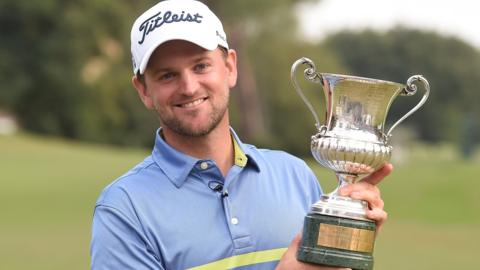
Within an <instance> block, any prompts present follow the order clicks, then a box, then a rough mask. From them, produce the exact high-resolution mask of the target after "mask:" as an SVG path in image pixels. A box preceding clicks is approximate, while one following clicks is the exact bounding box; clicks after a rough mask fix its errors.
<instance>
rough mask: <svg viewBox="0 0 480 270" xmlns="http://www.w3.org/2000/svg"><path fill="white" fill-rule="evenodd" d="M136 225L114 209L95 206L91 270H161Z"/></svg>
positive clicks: (157, 260)
mask: <svg viewBox="0 0 480 270" xmlns="http://www.w3.org/2000/svg"><path fill="white" fill-rule="evenodd" d="M143 235H144V234H143V233H142V231H141V230H140V227H139V226H138V224H136V223H135V222H134V221H132V220H130V219H129V218H128V217H127V216H126V215H124V214H123V213H122V212H121V211H119V210H118V209H116V208H113V207H109V206H103V205H100V206H97V207H96V208H95V213H94V216H93V228H92V243H91V250H90V253H91V260H92V261H91V269H92V270H107V269H108V270H110V269H111V270H117V269H135V270H143V269H152V270H153V269H155V270H163V269H164V268H163V267H162V265H161V263H160V261H159V259H158V258H156V256H155V255H154V254H153V252H152V251H151V250H149V248H148V245H147V239H145V237H144V236H143Z"/></svg>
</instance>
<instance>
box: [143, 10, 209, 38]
mask: <svg viewBox="0 0 480 270" xmlns="http://www.w3.org/2000/svg"><path fill="white" fill-rule="evenodd" d="M202 18H203V16H202V15H200V14H198V13H196V14H190V13H185V11H182V13H180V14H176V13H173V12H171V11H166V12H165V13H163V15H162V12H161V11H160V12H158V13H157V14H155V15H153V16H152V17H150V18H148V19H146V20H145V21H144V22H142V24H140V27H139V28H138V31H140V32H142V39H141V40H139V41H138V44H143V42H144V41H145V38H146V37H147V36H148V34H150V33H151V32H152V31H153V30H155V29H157V28H159V27H161V26H162V25H163V24H165V23H175V22H195V23H202Z"/></svg>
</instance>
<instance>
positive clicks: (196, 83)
mask: <svg viewBox="0 0 480 270" xmlns="http://www.w3.org/2000/svg"><path fill="white" fill-rule="evenodd" d="M144 75H145V76H144V79H145V81H144V83H140V82H139V81H138V78H134V80H133V81H134V85H135V87H136V88H137V90H138V92H139V94H140V97H141V98H142V101H143V103H144V104H145V106H146V107H147V108H150V109H155V111H156V112H157V114H158V116H159V117H160V121H161V124H162V128H163V129H164V131H166V132H169V131H171V132H174V133H176V134H180V135H183V136H202V135H206V134H208V133H210V132H211V131H212V130H213V129H215V127H217V126H218V125H219V124H224V125H228V112H227V109H228V98H229V89H230V88H231V87H233V86H234V85H235V83H236V78H237V70H236V55H235V52H234V51H233V50H230V51H229V53H228V55H227V56H225V55H224V53H223V52H222V51H221V50H220V49H216V50H214V51H207V50H205V49H203V48H201V47H199V46H197V45H195V44H193V43H190V42H186V41H180V40H174V41H169V42H166V43H164V44H162V45H160V46H159V47H158V48H157V49H156V50H155V52H154V53H153V54H152V56H151V57H150V61H149V64H148V66H147V69H146V70H145V74H144Z"/></svg>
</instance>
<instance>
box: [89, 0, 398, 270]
mask: <svg viewBox="0 0 480 270" xmlns="http://www.w3.org/2000/svg"><path fill="white" fill-rule="evenodd" d="M131 49H132V55H133V64H134V76H133V78H132V82H133V85H134V87H135V89H136V90H137V92H138V94H139V96H140V98H141V100H142V102H143V104H144V105H145V107H147V108H148V109H151V110H153V111H155V112H156V114H157V115H158V117H159V119H160V128H159V129H158V131H157V133H156V138H155V146H154V149H153V152H152V154H151V155H150V156H148V157H147V158H146V159H145V160H144V161H143V162H141V163H140V164H138V165H137V166H136V167H135V168H133V169H131V170H130V171H129V172H127V173H126V174H125V175H123V176H121V177H120V178H119V179H117V180H116V181H114V182H113V183H112V184H110V185H109V186H108V187H106V188H105V189H104V190H103V192H102V194H101V195H100V198H99V199H98V201H97V203H96V207H95V212H94V219H93V233H92V244H91V256H92V269H135V270H141V269H159V270H161V269H168V270H170V269H171V270H173V269H196V270H200V269H279V270H280V269H290V270H291V269H331V268H328V267H323V266H318V265H308V264H304V263H300V262H298V261H297V260H296V259H295V252H296V250H297V249H298V242H299V237H298V235H297V234H298V233H299V232H300V231H301V229H302V223H303V219H304V216H305V215H306V213H307V212H308V210H309V207H310V205H311V204H312V203H314V202H316V201H317V200H318V199H319V196H320V195H321V193H322V191H321V189H320V186H319V184H318V182H317V180H316V178H315V176H314V174H313V173H312V171H311V170H310V169H309V168H308V167H307V166H306V164H305V163H304V162H303V161H301V160H300V159H298V158H296V157H293V156H291V155H289V154H287V153H285V152H281V151H272V150H265V149H257V148H256V147H254V146H252V145H248V144H244V143H242V142H241V141H240V139H239V138H238V136H237V135H236V134H235V132H234V130H233V129H232V128H231V127H230V122H229V115H228V102H229V92H230V89H231V88H232V87H234V86H235V84H236V80H237V65H236V64H237V63H236V62H237V57H236V52H235V51H234V50H232V49H229V46H228V44H227V39H226V35H225V33H224V30H223V27H222V24H221V22H220V20H219V19H218V18H217V16H216V15H215V14H213V13H212V12H211V11H210V10H209V9H208V7H207V6H205V5H204V4H202V3H201V2H198V1H193V0H169V1H163V2H160V3H158V4H157V5H155V6H154V7H152V8H151V9H149V10H147V11H146V12H145V13H144V14H142V15H141V16H140V17H139V18H138V19H137V20H136V21H135V23H134V25H133V28H132V32H131ZM390 171H391V166H385V167H384V168H383V169H381V170H380V171H378V172H376V173H374V174H372V175H371V176H370V177H369V179H368V180H367V181H363V182H362V183H361V184H358V185H355V186H354V187H352V188H350V190H344V194H345V195H348V194H349V193H351V192H353V191H355V194H357V195H356V196H357V197H356V198H359V199H365V200H367V201H368V202H369V204H370V208H371V211H370V212H369V213H368V215H369V217H370V218H372V219H374V220H376V221H377V224H378V226H380V225H381V224H382V223H383V222H384V220H385V219H386V213H385V212H384V211H383V201H382V200H381V198H380V193H379V191H378V189H377V188H376V187H375V186H374V184H376V183H378V182H379V181H381V180H382V179H383V177H385V176H386V175H387V174H388V173H389V172H390ZM296 235H297V236H296ZM295 236H296V237H295ZM292 239H293V240H292Z"/></svg>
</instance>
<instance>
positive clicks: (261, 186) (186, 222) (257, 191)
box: [91, 130, 321, 270]
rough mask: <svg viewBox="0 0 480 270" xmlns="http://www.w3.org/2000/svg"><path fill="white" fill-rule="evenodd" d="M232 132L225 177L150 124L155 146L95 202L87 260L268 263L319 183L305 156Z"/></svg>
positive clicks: (118, 265) (229, 265)
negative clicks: (168, 140)
mask: <svg viewBox="0 0 480 270" xmlns="http://www.w3.org/2000/svg"><path fill="white" fill-rule="evenodd" d="M232 138H233V140H234V146H235V149H234V150H235V165H234V166H232V168H231V169H230V170H229V172H228V174H227V176H226V177H223V176H222V174H221V172H220V170H219V168H218V167H217V166H216V165H215V162H214V161H213V160H202V159H196V158H194V157H191V156H188V155H186V154H184V153H181V152H179V151H177V150H175V149H174V148H172V147H171V146H169V145H168V144H167V143H166V142H165V141H164V140H163V139H162V137H161V136H159V132H157V136H156V140H155V147H154V149H153V152H152V155H150V156H148V157H147V158H146V159H145V160H144V161H143V162H141V163H140V164H138V165H137V166H136V167H134V168H133V169H131V170H130V171H129V172H127V173H126V174H125V175H123V176H121V177H120V178H118V179H117V180H116V181H114V182H113V183H112V184H110V185H109V186H107V187H106V188H105V189H104V190H103V192H102V194H101V195H100V197H99V199H98V201H97V203H96V207H95V211H94V217H93V232H92V242H91V259H92V262H91V263H92V269H95V270H97V269H112V270H113V269H115V270H118V269H135V270H142V269H158V270H161V269H166V270H174V269H182V270H183V269H193V270H201V269H252V270H253V269H274V268H275V266H276V264H277V263H278V260H279V259H280V257H281V256H282V255H283V253H284V252H285V251H286V248H287V246H288V245H289V243H290V242H291V240H292V239H293V237H294V236H295V234H297V233H299V232H300V231H301V229H302V225H303V219H304V217H305V215H306V214H307V212H308V210H309V208H310V206H311V204H313V203H314V202H316V201H317V200H318V199H319V196H320V195H321V189H320V186H319V184H318V182H317V180H316V178H315V176H314V174H313V173H312V171H311V170H310V169H309V168H308V167H307V165H306V164H305V162H303V161H302V160H300V159H298V158H296V157H294V156H292V155H289V154H287V153H285V152H282V151H272V150H264V149H257V148H256V147H254V146H252V145H247V144H243V143H242V142H241V141H240V140H239V139H238V137H237V136H236V134H235V132H233V130H232Z"/></svg>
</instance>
